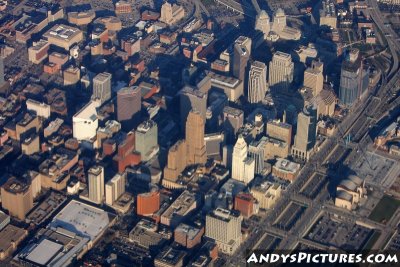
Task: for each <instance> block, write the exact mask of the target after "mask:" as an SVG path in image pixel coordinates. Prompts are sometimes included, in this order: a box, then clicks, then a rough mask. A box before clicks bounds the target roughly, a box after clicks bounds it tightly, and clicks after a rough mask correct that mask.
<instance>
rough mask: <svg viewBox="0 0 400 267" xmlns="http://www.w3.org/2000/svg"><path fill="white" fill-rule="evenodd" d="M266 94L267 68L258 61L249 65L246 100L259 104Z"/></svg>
mask: <svg viewBox="0 0 400 267" xmlns="http://www.w3.org/2000/svg"><path fill="white" fill-rule="evenodd" d="M266 92H267V66H266V65H265V64H264V63H263V62H260V61H254V62H253V63H251V65H250V71H249V81H248V92H247V99H248V101H249V102H250V103H259V102H261V101H262V100H263V99H264V96H265V93H266Z"/></svg>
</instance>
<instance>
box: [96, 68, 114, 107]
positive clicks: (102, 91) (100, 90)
mask: <svg viewBox="0 0 400 267" xmlns="http://www.w3.org/2000/svg"><path fill="white" fill-rule="evenodd" d="M111 76H112V75H111V73H108V72H102V73H99V74H97V75H96V76H95V77H94V78H93V95H92V98H98V99H100V101H101V103H102V104H103V103H104V102H106V101H107V100H109V99H110V98H111Z"/></svg>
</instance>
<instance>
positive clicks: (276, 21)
mask: <svg viewBox="0 0 400 267" xmlns="http://www.w3.org/2000/svg"><path fill="white" fill-rule="evenodd" d="M285 27H286V15H285V11H283V9H282V8H278V9H277V10H276V11H275V13H274V17H273V21H272V30H273V31H274V32H276V33H278V34H279V33H280V32H281V31H283V29H285Z"/></svg>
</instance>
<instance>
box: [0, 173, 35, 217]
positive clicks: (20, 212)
mask: <svg viewBox="0 0 400 267" xmlns="http://www.w3.org/2000/svg"><path fill="white" fill-rule="evenodd" d="M1 206H2V208H3V209H5V210H8V212H9V214H10V215H11V216H14V217H16V218H18V219H19V220H25V216H26V214H27V213H28V212H29V211H30V210H31V209H32V208H33V196H32V188H31V186H30V185H29V184H25V183H22V182H21V181H19V180H17V179H16V178H15V177H12V178H10V179H8V181H7V182H6V183H5V184H4V185H3V186H2V187H1Z"/></svg>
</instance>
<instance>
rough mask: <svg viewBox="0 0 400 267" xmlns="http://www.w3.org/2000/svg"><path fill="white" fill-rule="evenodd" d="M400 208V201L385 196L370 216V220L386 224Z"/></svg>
mask: <svg viewBox="0 0 400 267" xmlns="http://www.w3.org/2000/svg"><path fill="white" fill-rule="evenodd" d="M399 206H400V200H398V199H395V198H393V197H391V196H388V195H384V196H383V197H382V199H381V200H380V201H379V202H378V204H377V205H376V207H375V208H374V209H373V210H372V212H371V214H370V215H369V219H371V220H373V221H375V222H379V223H384V224H386V223H387V222H388V221H389V220H390V218H392V216H393V214H394V213H395V212H396V210H397V209H398V208H399Z"/></svg>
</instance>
